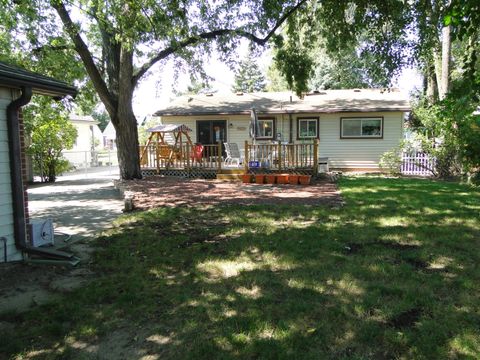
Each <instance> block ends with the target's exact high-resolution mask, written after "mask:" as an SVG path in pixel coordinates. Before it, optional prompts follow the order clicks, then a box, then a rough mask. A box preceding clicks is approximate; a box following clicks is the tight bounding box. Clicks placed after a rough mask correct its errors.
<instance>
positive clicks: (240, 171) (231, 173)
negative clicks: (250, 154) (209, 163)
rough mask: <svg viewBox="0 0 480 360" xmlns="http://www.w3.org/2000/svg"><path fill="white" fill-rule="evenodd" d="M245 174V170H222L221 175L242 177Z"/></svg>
mask: <svg viewBox="0 0 480 360" xmlns="http://www.w3.org/2000/svg"><path fill="white" fill-rule="evenodd" d="M244 172H245V169H244V168H234V169H225V168H223V169H221V170H220V171H219V174H230V175H242V174H243V173H244Z"/></svg>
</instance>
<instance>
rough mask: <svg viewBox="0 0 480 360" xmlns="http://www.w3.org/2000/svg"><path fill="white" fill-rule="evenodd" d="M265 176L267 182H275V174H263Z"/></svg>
mask: <svg viewBox="0 0 480 360" xmlns="http://www.w3.org/2000/svg"><path fill="white" fill-rule="evenodd" d="M265 178H266V179H267V184H275V178H276V175H275V174H268V175H266V176H265Z"/></svg>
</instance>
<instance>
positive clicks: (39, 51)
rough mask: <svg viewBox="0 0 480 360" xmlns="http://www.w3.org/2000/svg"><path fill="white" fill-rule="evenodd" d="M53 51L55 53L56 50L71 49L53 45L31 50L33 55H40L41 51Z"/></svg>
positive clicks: (68, 46)
mask: <svg viewBox="0 0 480 360" xmlns="http://www.w3.org/2000/svg"><path fill="white" fill-rule="evenodd" d="M46 49H48V50H53V51H57V50H69V49H73V48H72V47H71V46H70V45H57V46H53V45H43V46H39V47H36V48H33V49H32V52H33V53H34V54H38V53H41V52H42V51H44V50H46Z"/></svg>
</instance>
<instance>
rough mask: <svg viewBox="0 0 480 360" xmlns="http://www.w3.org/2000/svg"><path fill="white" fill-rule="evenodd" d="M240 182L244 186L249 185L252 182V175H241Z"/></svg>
mask: <svg viewBox="0 0 480 360" xmlns="http://www.w3.org/2000/svg"><path fill="white" fill-rule="evenodd" d="M242 181H243V183H245V184H250V183H251V182H252V175H250V174H243V175H242Z"/></svg>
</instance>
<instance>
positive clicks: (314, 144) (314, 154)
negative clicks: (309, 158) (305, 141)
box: [313, 139, 319, 175]
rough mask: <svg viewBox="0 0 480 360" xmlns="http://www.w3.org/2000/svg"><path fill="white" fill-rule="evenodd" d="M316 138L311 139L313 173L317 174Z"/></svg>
mask: <svg viewBox="0 0 480 360" xmlns="http://www.w3.org/2000/svg"><path fill="white" fill-rule="evenodd" d="M318 142H319V141H318V139H315V140H314V141H313V175H317V174H318Z"/></svg>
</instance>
